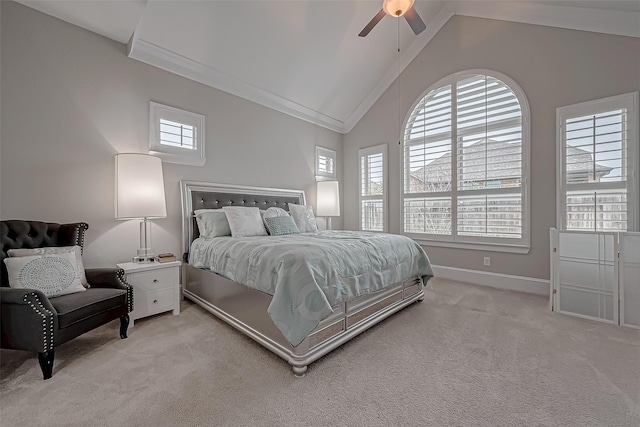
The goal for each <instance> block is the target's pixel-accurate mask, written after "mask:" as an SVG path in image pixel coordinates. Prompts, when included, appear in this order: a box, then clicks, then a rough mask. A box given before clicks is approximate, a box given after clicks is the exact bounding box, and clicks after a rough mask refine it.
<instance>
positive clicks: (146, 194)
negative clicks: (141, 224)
mask: <svg viewBox="0 0 640 427" xmlns="http://www.w3.org/2000/svg"><path fill="white" fill-rule="evenodd" d="M166 216H167V205H166V203H165V200H164V179H163V177H162V160H161V159H160V158H159V157H154V156H151V155H148V154H117V155H116V219H139V218H164V217H166Z"/></svg>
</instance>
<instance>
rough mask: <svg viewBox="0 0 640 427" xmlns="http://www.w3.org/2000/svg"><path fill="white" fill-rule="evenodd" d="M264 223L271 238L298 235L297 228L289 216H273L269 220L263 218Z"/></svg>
mask: <svg viewBox="0 0 640 427" xmlns="http://www.w3.org/2000/svg"><path fill="white" fill-rule="evenodd" d="M264 222H265V223H266V224H267V229H268V230H269V234H271V235H272V236H284V235H286V234H297V233H300V230H298V226H296V223H295V222H294V221H293V218H291V217H290V216H289V215H287V216H274V217H271V218H265V219H264Z"/></svg>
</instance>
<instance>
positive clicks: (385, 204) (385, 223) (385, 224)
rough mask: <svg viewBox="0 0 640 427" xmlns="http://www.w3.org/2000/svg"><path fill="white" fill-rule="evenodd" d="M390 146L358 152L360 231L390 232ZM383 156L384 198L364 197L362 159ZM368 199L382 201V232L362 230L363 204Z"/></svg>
mask: <svg viewBox="0 0 640 427" xmlns="http://www.w3.org/2000/svg"><path fill="white" fill-rule="evenodd" d="M388 153H389V149H388V144H380V145H374V146H371V147H364V148H361V149H359V150H358V229H359V230H361V231H369V232H372V233H386V232H388V230H389V200H388V194H389V191H388V185H389V184H388V182H389V160H388V157H389V156H388ZM375 154H382V197H379V196H377V195H376V196H363V195H362V173H363V171H362V158H363V157H368V156H371V155H375ZM367 199H382V230H364V229H363V228H362V202H363V200H367Z"/></svg>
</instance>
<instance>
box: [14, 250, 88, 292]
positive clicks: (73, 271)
mask: <svg viewBox="0 0 640 427" xmlns="http://www.w3.org/2000/svg"><path fill="white" fill-rule="evenodd" d="M4 263H5V264H6V266H7V273H8V275H9V286H10V287H12V288H23V289H36V290H38V291H41V292H42V293H43V294H45V296H47V297H57V296H60V295H66V294H72V293H75V292H82V291H86V289H85V287H84V286H82V282H80V274H79V272H78V270H77V265H78V264H77V262H76V256H75V254H74V253H73V252H63V253H60V254H47V255H34V256H20V257H7V258H5V259H4Z"/></svg>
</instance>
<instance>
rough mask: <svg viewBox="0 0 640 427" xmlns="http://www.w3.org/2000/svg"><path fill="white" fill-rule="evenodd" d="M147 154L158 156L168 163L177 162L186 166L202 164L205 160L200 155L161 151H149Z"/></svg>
mask: <svg viewBox="0 0 640 427" xmlns="http://www.w3.org/2000/svg"><path fill="white" fill-rule="evenodd" d="M149 154H151V155H154V156H157V157H160V158H161V159H162V160H164V161H165V162H169V163H178V164H181V165H188V166H204V164H205V163H206V162H207V159H205V158H204V157H200V155H199V154H198V155H178V154H171V153H164V152H161V151H153V150H151V151H149Z"/></svg>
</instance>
